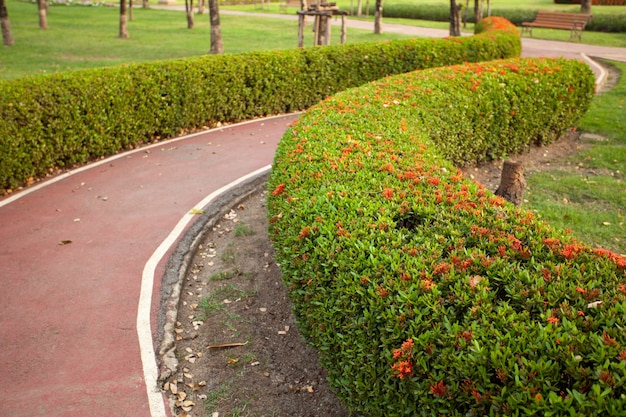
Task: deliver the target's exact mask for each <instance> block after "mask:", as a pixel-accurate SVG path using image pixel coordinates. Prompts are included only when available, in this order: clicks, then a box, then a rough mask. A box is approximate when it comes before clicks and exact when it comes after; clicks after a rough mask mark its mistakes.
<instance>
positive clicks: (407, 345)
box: [391, 338, 414, 379]
mask: <svg viewBox="0 0 626 417" xmlns="http://www.w3.org/2000/svg"><path fill="white" fill-rule="evenodd" d="M413 347H414V344H413V339H412V338H408V339H407V340H406V341H405V342H404V343H402V347H401V348H400V349H396V350H394V351H393V358H394V359H395V360H396V363H394V364H393V365H392V366H391V369H393V371H394V375H395V376H397V377H398V378H400V379H404V378H407V377H409V378H410V377H412V376H413V364H412V363H411V353H412V352H413Z"/></svg>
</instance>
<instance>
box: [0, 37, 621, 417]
mask: <svg viewBox="0 0 626 417" xmlns="http://www.w3.org/2000/svg"><path fill="white" fill-rule="evenodd" d="M536 44H537V42H534V43H533V44H532V45H529V47H531V49H527V50H525V55H541V48H539V49H532V47H533V46H534V45H536ZM558 44H559V43H549V44H548V43H546V44H545V45H557V46H558ZM576 47H577V48H578V47H579V45H576ZM589 48H590V49H589V52H588V53H589V54H590V55H592V54H593V47H589ZM547 49H549V51H546V52H549V53H547V55H552V56H553V55H555V49H550V48H547ZM561 51H563V53H562V54H561V55H568V54H569V55H570V56H571V54H572V53H575V54H576V56H578V55H577V54H578V52H572V51H567V52H566V51H565V50H564V49H561ZM611 51H615V53H616V54H618V55H619V56H618V55H616V57H617V58H624V60H626V49H617V48H613V49H612V50H611ZM556 54H558V50H557V51H556ZM595 56H597V55H595ZM591 65H592V67H593V68H594V70H596V71H598V68H595V67H594V66H593V64H591ZM598 75H600V73H598ZM296 118H297V115H287V116H280V117H275V118H268V119H263V120H257V121H253V122H248V123H243V124H238V125H233V126H230V127H224V128H219V129H214V130H211V131H207V132H203V133H200V134H196V135H191V136H186V137H183V138H179V139H174V140H171V141H167V142H163V143H159V144H157V145H153V146H150V147H147V148H142V149H139V150H135V151H132V152H128V153H125V154H121V155H118V156H115V157H112V158H109V159H107V160H104V161H100V162H98V163H95V164H92V165H89V166H86V167H84V168H81V169H79V170H76V171H73V172H71V173H69V174H65V175H62V176H60V177H57V178H54V179H53V180H50V181H47V182H44V183H41V184H40V185H37V186H34V187H31V188H30V189H27V190H25V191H23V192H21V193H19V194H16V195H13V196H7V197H4V198H3V199H0V285H1V287H0V294H1V298H0V416H11V417H21V416H28V417H32V416H46V417H54V416H81V417H84V416H103V417H107V416H115V417H123V416H132V417H142V416H153V417H161V416H166V415H169V411H167V406H166V404H165V401H164V398H163V397H162V395H161V393H160V392H159V391H158V389H157V387H156V382H155V380H154V378H155V375H156V372H155V371H156V365H155V364H156V361H155V358H154V352H153V349H154V347H153V346H152V345H153V341H154V335H155V334H156V317H157V312H158V309H159V305H158V304H159V293H160V287H159V286H160V282H161V277H162V275H163V271H164V268H165V266H164V265H165V261H166V260H167V257H168V254H169V253H171V246H172V245H169V244H167V245H162V243H163V242H164V241H166V242H167V241H168V239H170V238H171V237H168V236H170V234H171V232H172V231H173V230H174V229H176V228H177V227H182V229H184V228H185V227H186V225H185V224H182V225H181V224H180V223H179V222H180V221H181V219H183V218H184V217H185V216H189V212H190V210H192V209H193V208H201V207H197V206H196V205H197V204H198V203H199V202H202V201H206V198H207V196H209V195H211V194H212V193H215V192H216V190H220V189H222V188H223V187H225V186H227V185H228V184H231V183H232V182H233V181H237V180H238V179H240V178H241V177H243V176H245V175H248V174H251V173H255V172H257V171H258V170H263V169H267V168H268V165H269V164H270V163H271V162H272V160H273V157H274V152H275V149H276V145H277V143H278V141H279V139H280V137H281V136H282V134H283V133H284V131H285V129H286V128H287V126H288V125H289V123H291V121H293V120H295V119H296ZM177 225H178V226H177ZM170 243H174V242H170ZM168 245H169V246H168ZM157 249H163V253H162V258H159V257H157V258H156V263H155V265H153V268H154V279H148V280H146V279H142V277H143V276H144V275H145V274H144V272H145V271H144V268H145V267H146V265H147V264H149V263H150V262H149V261H150V260H151V259H154V256H153V254H155V251H157ZM142 288H143V293H142ZM142 304H143V305H144V307H145V309H144V310H145V311H143V313H142V307H141V305H142ZM138 310H139V314H138ZM142 314H143V315H144V317H143V319H142ZM142 335H143V336H142Z"/></svg>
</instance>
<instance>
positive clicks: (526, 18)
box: [370, 2, 626, 33]
mask: <svg viewBox="0 0 626 417" xmlns="http://www.w3.org/2000/svg"><path fill="white" fill-rule="evenodd" d="M372 7H373V6H372ZM537 11H538V9H535V10H532V9H512V8H498V5H497V4H494V7H493V8H492V10H491V15H492V16H502V17H504V18H506V19H508V20H509V21H511V22H512V23H514V24H516V25H518V26H520V25H521V24H522V22H530V21H531V20H533V19H534V18H535V15H536V14H537ZM567 11H568V12H572V13H576V12H578V11H580V6H579V7H576V6H572V9H571V10H567ZM370 13H372V14H373V13H374V9H373V8H372V9H371V10H370ZM485 13H486V6H485ZM383 14H384V16H385V17H394V18H404V19H422V20H434V21H440V22H447V21H448V20H450V6H448V5H445V4H428V3H421V2H406V3H396V4H389V5H385V8H384V10H383ZM463 15H465V10H464V11H463ZM467 20H468V22H474V8H473V6H470V7H469V10H468V13H467ZM585 30H587V31H596V32H616V33H620V32H621V33H623V32H626V13H621V12H617V11H615V12H612V13H606V14H597V13H596V14H594V16H593V19H592V20H591V21H590V22H589V23H588V24H587V26H586V27H585Z"/></svg>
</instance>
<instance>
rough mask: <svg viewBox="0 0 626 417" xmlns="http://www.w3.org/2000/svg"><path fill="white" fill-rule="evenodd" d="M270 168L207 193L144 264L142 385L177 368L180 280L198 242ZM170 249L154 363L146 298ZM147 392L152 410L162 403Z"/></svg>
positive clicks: (140, 320)
mask: <svg viewBox="0 0 626 417" xmlns="http://www.w3.org/2000/svg"><path fill="white" fill-rule="evenodd" d="M270 169H271V166H270V165H268V166H266V167H263V168H261V169H258V170H256V171H253V172H251V173H249V174H247V175H244V176H242V177H240V178H238V179H237V180H235V181H233V182H231V183H230V184H228V185H226V186H224V187H222V188H220V189H218V190H216V191H214V192H213V193H211V194H209V195H208V196H207V197H206V198H204V199H203V200H202V201H200V202H199V203H198V204H196V205H195V206H194V207H202V211H203V213H202V214H201V215H200V217H197V216H195V215H192V214H188V215H186V216H184V217H183V218H181V220H180V221H179V223H178V224H177V225H176V227H175V228H174V229H173V230H172V232H170V235H169V236H168V237H167V239H166V240H164V241H163V243H162V244H161V246H159V248H158V249H157V250H156V251H155V253H154V254H153V256H152V257H151V259H150V260H149V261H148V262H147V263H146V266H145V268H144V274H143V279H142V281H143V282H144V283H145V288H143V285H142V293H141V297H142V298H144V297H145V300H144V302H143V303H142V302H141V301H140V304H139V309H138V315H137V329H138V332H141V331H142V330H143V334H141V335H140V343H142V344H145V346H146V349H145V353H146V358H145V360H143V362H144V374H145V375H146V382H147V381H148V378H149V379H150V382H151V384H153V385H154V386H156V384H157V381H162V380H164V379H166V378H168V377H169V376H170V375H171V374H172V373H173V372H175V371H176V369H177V367H178V360H177V358H176V355H175V354H174V351H175V348H176V346H175V343H176V342H175V334H174V327H175V323H176V320H177V317H178V305H179V300H180V292H181V288H182V284H183V280H184V277H185V275H186V273H187V271H188V267H189V265H190V263H191V261H192V259H193V257H194V255H195V253H196V251H197V249H198V246H199V244H200V242H201V241H202V239H203V238H204V236H205V234H206V232H207V231H208V230H209V229H210V228H211V227H212V226H213V225H215V224H216V223H217V222H218V221H219V220H220V219H221V218H222V217H223V216H224V214H226V213H228V211H229V210H230V208H231V207H232V206H233V205H237V204H239V203H240V202H242V201H244V200H245V199H247V198H248V197H249V196H250V195H252V194H253V193H256V192H258V191H259V190H260V189H261V188H262V186H263V185H264V184H265V181H266V180H267V178H268V175H269V172H270ZM191 222H193V223H192V224H191V226H190V227H189V228H188V229H187V230H186V231H185V228H186V227H187V225H188V224H189V223H191ZM171 247H174V248H175V249H174V251H173V253H172V254H171V255H170V257H169V259H168V261H167V266H166V269H165V272H164V274H163V278H162V289H161V303H160V305H161V307H160V310H159V326H158V329H157V333H158V334H157V339H158V340H160V344H159V349H158V352H157V354H156V362H155V360H154V358H155V354H154V352H150V351H149V349H150V348H151V346H152V340H151V339H150V336H151V334H152V331H151V330H150V329H149V325H150V304H151V302H150V301H149V300H148V298H149V297H150V295H151V294H152V288H151V287H150V285H151V283H153V282H154V281H155V279H157V277H156V275H155V271H156V265H157V264H158V263H159V262H160V261H161V260H162V259H163V257H164V256H165V254H166V253H167V252H168V251H169V249H170V248H171ZM142 351H143V350H142ZM157 363H158V365H157ZM157 368H158V369H157ZM148 391H149V392H148V396H149V397H150V401H151V403H154V404H155V408H158V403H159V402H160V401H162V400H161V399H160V398H157V396H156V395H152V396H151V394H152V393H151V392H150V389H148ZM159 395H160V394H159ZM152 397H153V398H152ZM151 409H152V407H151ZM152 415H153V416H154V417H157V416H161V414H158V413H154V412H153V414H152Z"/></svg>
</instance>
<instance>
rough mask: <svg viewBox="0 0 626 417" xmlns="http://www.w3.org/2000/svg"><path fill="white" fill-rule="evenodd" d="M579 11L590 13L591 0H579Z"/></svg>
mask: <svg viewBox="0 0 626 417" xmlns="http://www.w3.org/2000/svg"><path fill="white" fill-rule="evenodd" d="M580 12H581V13H591V0H581V1H580Z"/></svg>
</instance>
